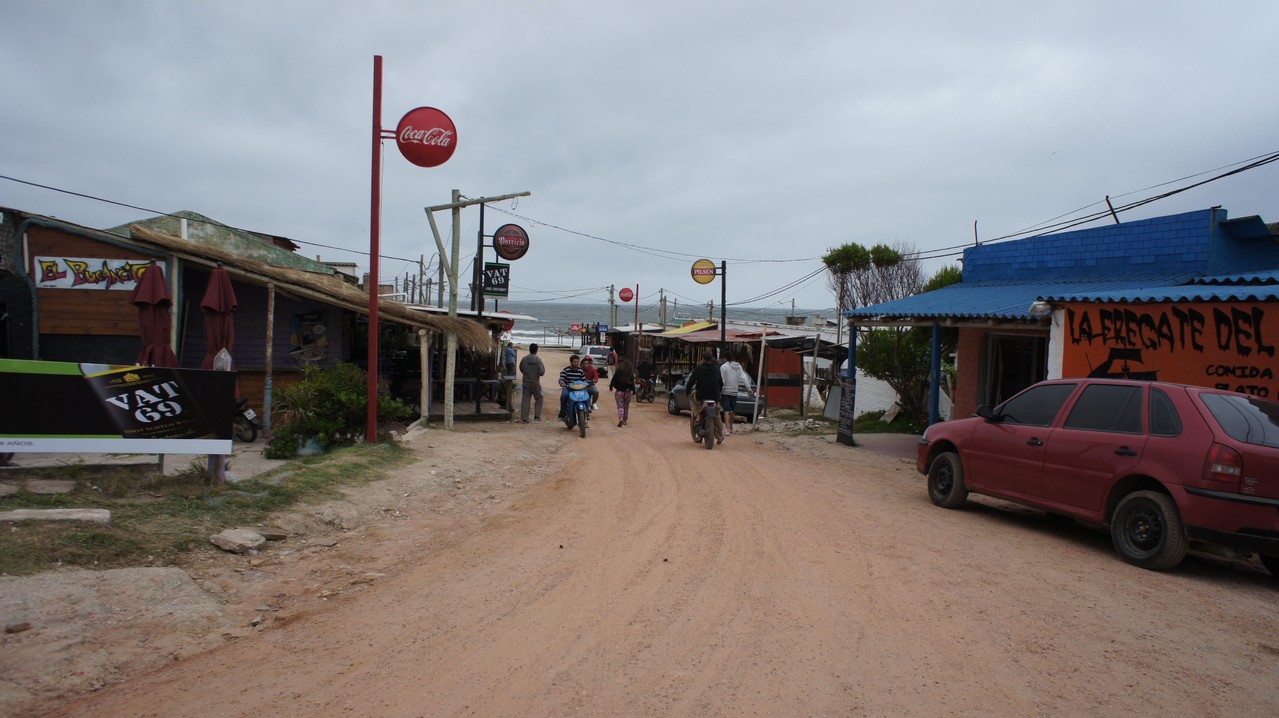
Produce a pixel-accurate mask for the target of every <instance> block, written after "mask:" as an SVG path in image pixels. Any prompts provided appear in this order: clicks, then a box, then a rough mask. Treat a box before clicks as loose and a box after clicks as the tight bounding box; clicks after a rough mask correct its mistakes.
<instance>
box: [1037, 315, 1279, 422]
mask: <svg viewBox="0 0 1279 718" xmlns="http://www.w3.org/2000/svg"><path fill="white" fill-rule="evenodd" d="M1065 310H1066V311H1065V319H1066V327H1065V335H1066V342H1065V346H1064V349H1063V356H1062V376H1067V377H1071V376H1090V377H1128V378H1131V379H1158V380H1159V381H1168V382H1175V383H1178V384H1193V385H1196V386H1211V387H1216V388H1219V389H1228V390H1230V391H1238V392H1242V393H1244V394H1253V395H1256V396H1262V397H1269V398H1273V397H1275V396H1279V382H1276V381H1275V374H1274V372H1275V369H1274V367H1275V342H1276V341H1279V305H1273V304H1258V303H1233V302H1232V303H1162V304H1139V305H1118V304H1068V305H1066V307H1065Z"/></svg>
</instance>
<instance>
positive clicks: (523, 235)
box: [493, 224, 528, 262]
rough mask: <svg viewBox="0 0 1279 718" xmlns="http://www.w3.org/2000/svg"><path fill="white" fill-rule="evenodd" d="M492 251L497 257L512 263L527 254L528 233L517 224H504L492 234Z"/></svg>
mask: <svg viewBox="0 0 1279 718" xmlns="http://www.w3.org/2000/svg"><path fill="white" fill-rule="evenodd" d="M493 249H495V250H497V256H499V257H501V258H502V259H505V260H506V261H508V262H513V261H515V260H517V259H519V258H520V257H523V256H524V255H525V254H526V253H527V252H528V232H525V231H524V228H523V227H521V226H519V225H518V224H504V225H502V226H501V227H498V228H497V231H496V232H494V233H493Z"/></svg>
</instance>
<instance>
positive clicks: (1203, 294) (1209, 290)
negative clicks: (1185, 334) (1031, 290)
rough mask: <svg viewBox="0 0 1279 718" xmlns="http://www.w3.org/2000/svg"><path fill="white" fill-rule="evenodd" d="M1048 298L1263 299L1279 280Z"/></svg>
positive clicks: (1278, 293) (1275, 294) (1273, 294)
mask: <svg viewBox="0 0 1279 718" xmlns="http://www.w3.org/2000/svg"><path fill="white" fill-rule="evenodd" d="M1040 299H1043V300H1044V301H1047V302H1106V303H1129V304H1136V303H1151V302H1266V301H1274V300H1276V299H1279V284H1269V285H1266V284H1234V285H1224V284H1212V285H1207V284H1179V285H1174V286H1169V287H1145V288H1141V289H1125V290H1119V291H1113V292H1073V293H1062V294H1056V293H1047V294H1044V295H1043V296H1041V297H1040Z"/></svg>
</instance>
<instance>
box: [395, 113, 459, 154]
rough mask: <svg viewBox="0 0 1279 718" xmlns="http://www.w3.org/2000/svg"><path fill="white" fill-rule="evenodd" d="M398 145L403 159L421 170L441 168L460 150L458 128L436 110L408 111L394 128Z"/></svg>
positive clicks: (447, 117) (446, 116)
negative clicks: (424, 168) (458, 147)
mask: <svg viewBox="0 0 1279 718" xmlns="http://www.w3.org/2000/svg"><path fill="white" fill-rule="evenodd" d="M395 144H396V145H397V146H398V147H399V148H400V154H402V155H404V159H406V160H408V161H409V162H412V163H413V164H415V165H417V166H418V167H438V166H440V165H442V164H444V163H445V162H448V161H449V158H450V157H452V156H453V151H454V150H456V149H457V127H454V126H453V120H451V119H449V116H448V115H446V114H444V113H443V112H441V111H439V110H437V109H435V108H434V107H419V108H417V109H415V110H409V111H408V112H406V113H404V116H403V117H401V118H400V124H399V125H398V126H397V127H396V128H395Z"/></svg>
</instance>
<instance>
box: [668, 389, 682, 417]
mask: <svg viewBox="0 0 1279 718" xmlns="http://www.w3.org/2000/svg"><path fill="white" fill-rule="evenodd" d="M666 411H667V413H669V414H678V413H679V404H676V403H675V395H674V394H671V395H670V396H668V397H666Z"/></svg>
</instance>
